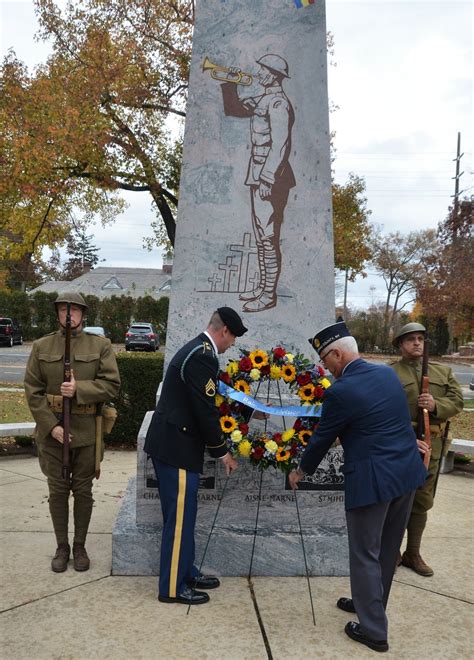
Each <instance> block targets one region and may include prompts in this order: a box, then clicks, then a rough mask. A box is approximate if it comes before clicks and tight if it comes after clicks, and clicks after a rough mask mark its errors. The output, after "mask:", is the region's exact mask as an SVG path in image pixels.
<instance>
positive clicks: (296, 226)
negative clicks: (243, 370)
mask: <svg viewBox="0 0 474 660" xmlns="http://www.w3.org/2000/svg"><path fill="white" fill-rule="evenodd" d="M196 10H197V11H196V25H195V32H194V41H193V54H192V63H191V74H190V86H189V99H188V106H187V116H186V130H185V140H184V158H183V166H182V172H181V185H180V201H179V215H178V223H177V234H176V245H175V255H174V264H173V275H172V290H171V298H170V312H169V319H168V333H167V344H166V363H167V362H168V361H169V359H170V357H171V356H172V355H173V354H174V352H175V351H176V350H177V349H178V348H179V347H180V346H181V345H182V344H184V343H185V342H186V341H188V340H189V339H190V338H192V337H194V336H195V335H196V334H198V333H199V332H200V331H201V330H202V329H204V328H205V327H206V325H207V322H208V320H209V318H210V316H211V313H212V312H213V311H214V310H215V309H216V308H217V307H220V306H222V305H229V306H231V307H233V308H234V309H236V310H237V311H239V313H241V315H242V317H243V319H244V323H245V325H246V326H248V328H249V330H248V332H247V334H246V335H245V336H244V337H242V338H241V339H239V341H238V346H240V347H243V348H246V349H249V350H253V349H255V348H257V347H258V348H263V349H265V350H270V349H271V348H272V347H274V346H276V345H278V344H283V345H284V346H285V347H286V348H287V350H291V351H298V352H303V353H305V354H306V355H307V357H309V358H312V359H317V358H316V355H315V354H314V353H313V351H312V349H311V347H310V345H309V344H308V337H310V336H312V335H313V334H314V332H315V331H316V330H317V329H319V328H321V327H322V326H324V325H327V324H329V323H332V322H333V321H334V261H333V235H332V214H331V172H330V154H329V122H328V94H327V61H326V60H327V55H326V22H325V3H324V0H317V2H316V3H315V4H314V5H310V6H308V7H303V8H301V9H298V8H297V7H296V5H295V3H294V1H293V0H200V1H199V2H198V3H196ZM233 356H234V357H236V356H237V349H235V353H234V355H233ZM226 357H227V356H226ZM222 361H223V364H222V366H225V359H222ZM150 415H151V413H148V415H147V417H146V418H145V420H144V423H143V426H142V429H141V432H140V438H139V446H138V470H137V481H136V484H135V483H132V484H130V487H129V493H128V495H127V497H126V499H125V503H124V506H123V509H122V511H121V513H120V515H119V518H118V520H117V524H116V528H115V530H114V535H113V572H114V573H115V574H142V575H143V574H153V573H154V574H156V573H157V572H158V566H159V534H160V524H161V514H160V507H159V495H158V491H157V488H156V481H155V477H154V473H153V468H152V466H151V462H149V461H147V460H146V457H145V455H144V454H143V451H142V447H143V439H144V435H145V433H146V429H147V427H148V424H149V419H150ZM340 464H341V453H340V450H332V452H331V453H330V454H329V456H328V458H327V460H326V462H325V463H323V464H322V465H321V467H320V469H319V470H318V471H317V474H316V476H315V477H314V479H312V480H309V482H308V483H307V484H306V490H301V491H300V492H299V496H298V501H299V504H300V509H301V514H302V521H301V522H302V526H303V532H304V535H305V538H306V552H307V555H308V563H309V569H310V573H311V574H313V575H318V574H319V575H343V574H347V543H346V538H345V534H346V532H345V526H344V512H343V501H344V495H343V477H342V475H341V473H340V469H339V468H340ZM259 476H260V475H259V473H258V471H257V470H255V469H254V468H253V467H251V466H250V465H249V464H248V463H245V464H244V462H243V461H241V465H240V467H239V470H238V471H237V472H236V473H235V475H234V476H232V477H231V479H230V480H229V484H230V485H229V486H228V487H227V490H226V493H225V498H224V500H223V502H222V506H221V510H220V513H219V519H218V520H217V522H216V527H215V530H214V532H213V536H212V539H211V542H210V544H209V548H208V551H207V555H206V560H205V566H207V567H208V568H209V569H212V570H214V571H216V572H217V573H218V574H221V575H246V574H247V573H248V569H249V561H250V553H251V548H252V544H253V538H254V533H255V520H256V518H255V515H256V513H255V512H256V502H257V500H260V505H261V507H260V516H259V521H258V530H257V539H256V543H255V552H254V559H253V565H252V571H253V574H256V575H302V574H304V564H303V556H302V552H301V540H300V535H299V527H298V524H297V517H296V509H295V501H294V495H293V494H292V491H291V490H290V489H289V487H288V485H287V482H286V479H285V477H284V475H283V474H282V473H280V472H278V473H275V471H274V470H271V471H270V470H267V471H266V472H265V473H264V477H263V483H262V491H261V493H260V497H259V496H258V482H259ZM224 481H225V478H224V476H223V474H222V472H221V470H220V465H217V464H216V461H214V460H207V462H206V467H205V473H204V475H203V477H202V480H201V487H200V492H199V500H200V503H199V513H198V521H197V529H196V544H197V548H196V554H197V560H198V561H199V557H200V553H201V554H202V551H203V548H204V546H205V543H206V539H207V535H208V533H209V530H210V526H211V523H212V520H213V517H214V513H215V510H216V506H217V504H218V502H219V500H220V497H221V494H222V487H223V483H224ZM276 557H278V561H276V560H275V558H276Z"/></svg>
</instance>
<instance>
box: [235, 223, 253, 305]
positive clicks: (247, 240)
mask: <svg viewBox="0 0 474 660" xmlns="http://www.w3.org/2000/svg"><path fill="white" fill-rule="evenodd" d="M229 248H230V250H231V251H232V252H237V253H239V254H240V268H239V285H238V289H237V290H238V291H239V293H243V292H244V291H247V282H249V281H250V280H249V277H248V276H249V267H250V257H251V256H252V255H256V254H257V247H256V246H255V245H252V234H251V233H250V232H245V234H244V240H243V243H242V245H238V244H237V245H230V246H229Z"/></svg>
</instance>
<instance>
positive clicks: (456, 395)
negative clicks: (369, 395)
mask: <svg viewBox="0 0 474 660" xmlns="http://www.w3.org/2000/svg"><path fill="white" fill-rule="evenodd" d="M425 332H426V328H425V327H424V326H423V325H421V323H408V324H407V325H405V326H403V328H402V329H401V330H400V331H399V332H398V334H397V335H396V337H395V338H394V340H393V345H394V346H395V347H396V348H398V349H399V350H400V353H401V356H402V358H401V360H399V361H397V362H394V363H392V365H391V366H392V367H393V369H395V371H396V373H397V374H398V377H399V378H400V380H401V382H402V385H403V387H404V389H405V393H406V395H407V399H408V406H409V408H410V414H411V419H412V423H413V426H414V427H416V421H417V418H418V409H419V408H426V409H428V411H429V416H430V435H431V446H432V451H431V458H430V463H429V467H428V477H427V479H426V482H425V484H424V485H423V486H422V487H421V488H419V489H418V490H417V491H416V494H415V499H414V501H413V508H412V512H411V515H410V520H409V522H408V527H407V547H406V550H405V552H404V553H403V556H402V557H401V563H402V564H403V566H407V567H408V568H411V569H412V570H414V571H415V572H416V573H418V574H419V575H423V576H424V577H430V576H432V575H433V572H434V571H433V569H432V568H431V567H430V566H428V565H427V564H426V563H425V561H424V560H423V559H422V557H421V554H420V546H421V538H422V536H423V530H424V529H425V526H426V521H427V518H428V511H429V509H431V508H432V506H433V500H434V488H435V480H436V475H437V474H438V466H439V462H440V460H441V451H442V437H443V433H444V427H445V425H446V421H447V420H448V419H449V418H450V417H453V416H454V415H457V414H458V413H459V412H461V410H462V409H463V396H462V390H461V387H460V385H459V383H458V382H457V380H456V379H455V377H454V376H453V372H452V371H451V369H450V368H449V367H446V366H444V365H442V364H439V363H438V362H431V361H430V362H429V364H428V378H429V392H428V393H426V394H420V382H421V363H422V357H423V346H424V341H425Z"/></svg>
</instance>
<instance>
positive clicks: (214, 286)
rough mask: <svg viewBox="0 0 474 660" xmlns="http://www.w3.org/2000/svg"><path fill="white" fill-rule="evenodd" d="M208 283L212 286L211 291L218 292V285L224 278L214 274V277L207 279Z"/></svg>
mask: <svg viewBox="0 0 474 660" xmlns="http://www.w3.org/2000/svg"><path fill="white" fill-rule="evenodd" d="M207 281H208V282H209V284H210V285H211V291H218V289H217V285H218V284H219V282H222V277H219V275H218V274H217V273H213V274H212V277H208V278H207Z"/></svg>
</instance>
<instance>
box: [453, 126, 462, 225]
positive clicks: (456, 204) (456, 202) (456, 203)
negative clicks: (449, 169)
mask: <svg viewBox="0 0 474 660" xmlns="http://www.w3.org/2000/svg"><path fill="white" fill-rule="evenodd" d="M463 156H464V154H463V153H461V133H459V132H458V146H457V150H456V158H454V159H453V160H454V161H455V162H456V176H453V177H452V178H453V179H454V195H453V197H454V207H453V238H456V235H457V224H456V220H457V217H458V211H459V195H461V194H462V192H463V191H462V190H461V192H459V179H460V178H461V177H462V175H463V174H464V172H461V173H459V170H460V165H461V158H462V157H463Z"/></svg>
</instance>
